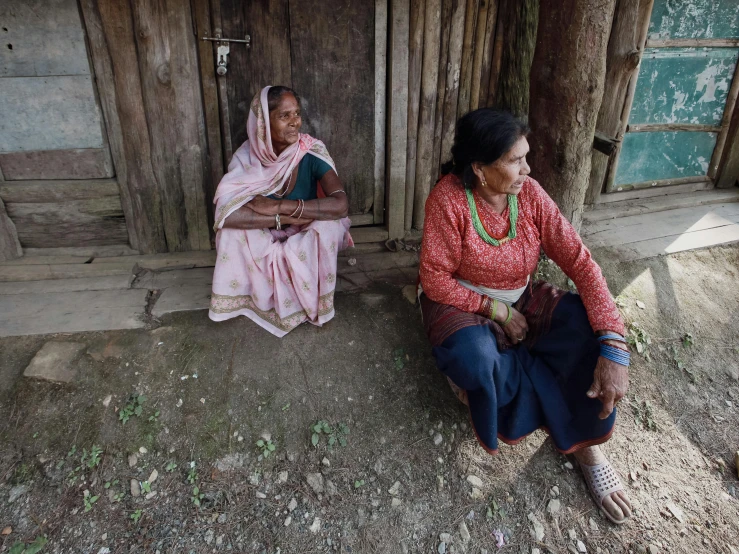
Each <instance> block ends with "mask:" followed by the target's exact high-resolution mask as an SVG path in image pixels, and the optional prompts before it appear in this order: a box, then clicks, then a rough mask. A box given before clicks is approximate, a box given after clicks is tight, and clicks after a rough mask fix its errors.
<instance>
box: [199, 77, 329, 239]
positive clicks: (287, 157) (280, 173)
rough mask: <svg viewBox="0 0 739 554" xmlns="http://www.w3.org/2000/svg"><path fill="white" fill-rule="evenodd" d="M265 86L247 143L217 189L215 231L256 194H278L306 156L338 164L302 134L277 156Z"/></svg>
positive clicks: (255, 106)
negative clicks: (270, 126)
mask: <svg viewBox="0 0 739 554" xmlns="http://www.w3.org/2000/svg"><path fill="white" fill-rule="evenodd" d="M270 88H272V87H264V88H263V89H262V90H261V92H259V93H257V94H255V95H254V99H253V100H252V101H251V107H250V109H249V118H248V120H247V122H246V133H247V137H248V138H247V140H246V141H245V142H244V144H242V145H241V146H240V147H239V149H238V150H236V152H235V153H234V155H233V158H232V159H231V163H229V164H228V173H226V175H224V176H223V179H221V182H220V183H219V184H218V188H217V189H216V194H215V198H214V199H213V202H214V203H215V205H216V217H215V220H216V222H215V225H214V230H215V231H218V230H219V229H220V228H221V227H223V223H224V221H225V220H226V218H227V217H228V216H229V215H231V214H232V213H233V212H235V211H236V210H238V209H239V208H240V207H241V206H243V205H244V204H246V203H247V202H249V201H250V200H251V199H252V198H254V197H255V196H257V195H262V196H269V195H270V194H274V193H275V192H277V191H279V190H280V189H281V188H282V187H283V185H284V184H285V181H286V180H288V179H289V178H290V175H291V174H292V172H293V170H294V169H295V168H296V167H297V165H298V164H299V163H300V160H302V159H303V157H304V156H305V155H306V154H308V153H311V154H313V155H314V156H317V157H318V158H320V159H322V160H323V161H324V162H326V163H327V164H329V165H330V166H331V167H332V168H333V170H334V171H336V165H335V164H334V161H333V160H332V159H331V156H329V153H328V150H327V149H326V145H324V144H323V142H321V141H320V140H318V139H315V138H313V137H312V136H310V135H307V134H304V133H300V135H299V138H298V141H297V142H296V143H295V144H292V145H290V146H289V147H287V148H286V149H285V150H283V151H282V153H281V154H280V155H279V156H277V155H276V154H275V151H274V150H273V149H272V136H271V134H270V129H269V106H268V104H267V92H268V91H269V89H270Z"/></svg>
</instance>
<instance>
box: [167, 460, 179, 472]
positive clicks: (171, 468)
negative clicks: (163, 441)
mask: <svg viewBox="0 0 739 554" xmlns="http://www.w3.org/2000/svg"><path fill="white" fill-rule="evenodd" d="M175 469H177V464H176V463H174V462H169V463H168V464H167V465H166V466H164V471H166V472H167V473H172V472H173V471H174V470H175Z"/></svg>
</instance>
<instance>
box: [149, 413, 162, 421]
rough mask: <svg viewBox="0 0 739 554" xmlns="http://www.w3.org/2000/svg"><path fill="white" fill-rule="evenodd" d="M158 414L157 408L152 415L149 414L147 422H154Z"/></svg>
mask: <svg viewBox="0 0 739 554" xmlns="http://www.w3.org/2000/svg"><path fill="white" fill-rule="evenodd" d="M159 414H160V412H159V410H157V411H156V412H154V414H153V415H150V416H149V422H154V421H156V420H157V419H159Z"/></svg>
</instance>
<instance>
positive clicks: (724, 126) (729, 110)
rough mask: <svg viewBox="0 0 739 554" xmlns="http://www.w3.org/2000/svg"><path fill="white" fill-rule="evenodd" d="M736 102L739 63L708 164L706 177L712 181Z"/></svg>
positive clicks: (721, 154)
mask: <svg viewBox="0 0 739 554" xmlns="http://www.w3.org/2000/svg"><path fill="white" fill-rule="evenodd" d="M737 102H739V63H738V64H736V67H735V68H734V78H733V80H732V81H731V87H730V88H729V94H728V95H727V96H726V105H725V107H724V115H723V117H722V118H721V131H720V132H719V134H718V137H717V138H716V148H714V150H713V155H712V156H711V163H710V164H708V176H709V177H711V178H712V179H715V178H716V175H717V174H718V169H719V164H720V163H721V158H722V157H723V155H724V148H725V147H726V138H727V137H728V135H729V129H730V127H731V121H732V116H733V115H734V110H735V109H736V105H737Z"/></svg>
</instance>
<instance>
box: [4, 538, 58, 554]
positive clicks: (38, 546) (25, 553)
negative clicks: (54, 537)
mask: <svg viewBox="0 0 739 554" xmlns="http://www.w3.org/2000/svg"><path fill="white" fill-rule="evenodd" d="M47 542H49V540H48V539H47V538H46V537H36V539H35V540H34V541H33V542H31V543H28V544H26V543H23V542H20V541H18V542H16V543H15V544H13V546H11V547H10V550H8V554H38V552H41V551H42V550H43V549H44V546H46V543H47Z"/></svg>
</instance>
